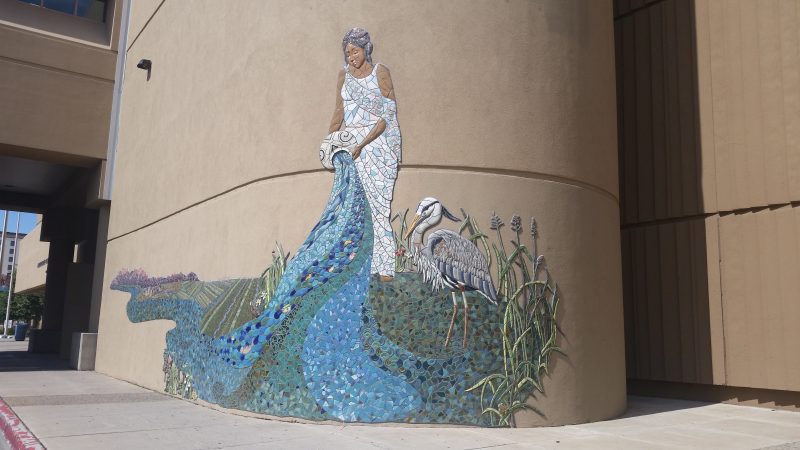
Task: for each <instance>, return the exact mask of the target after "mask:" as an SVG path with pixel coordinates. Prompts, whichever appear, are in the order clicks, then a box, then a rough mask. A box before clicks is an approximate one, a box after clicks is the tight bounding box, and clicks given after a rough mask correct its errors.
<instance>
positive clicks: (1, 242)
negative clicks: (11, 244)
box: [0, 210, 13, 336]
mask: <svg viewBox="0 0 800 450" xmlns="http://www.w3.org/2000/svg"><path fill="white" fill-rule="evenodd" d="M7 226H8V210H3V232H2V233H0V259H2V258H3V250H4V249H5V248H6V247H5V244H6V227H7ZM2 263H3V261H0V274H2V273H3V270H2V269H3V266H2ZM12 272H13V267H12ZM8 288H9V289H11V284H9V285H8ZM6 302H8V296H6ZM5 335H6V322H3V336H5Z"/></svg>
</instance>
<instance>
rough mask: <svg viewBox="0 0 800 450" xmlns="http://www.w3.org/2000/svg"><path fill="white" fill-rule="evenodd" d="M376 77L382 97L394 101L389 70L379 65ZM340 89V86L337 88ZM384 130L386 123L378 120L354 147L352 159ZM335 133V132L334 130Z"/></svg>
mask: <svg viewBox="0 0 800 450" xmlns="http://www.w3.org/2000/svg"><path fill="white" fill-rule="evenodd" d="M376 72H377V75H378V87H380V88H381V95H383V96H384V97H386V98H388V99H390V100H394V99H395V98H394V85H393V84H392V77H391V75H390V74H389V69H387V68H386V66H384V65H383V64H379V65H378V68H377V69H376ZM342 76H344V71H342ZM339 88H340V89H341V86H340V87H339ZM385 130H386V121H385V120H383V119H380V120H378V122H377V123H376V124H375V126H374V127H372V129H371V130H370V131H369V134H367V137H365V138H364V140H363V141H361V143H360V144H358V146H356V149H355V152H353V159H356V158H358V157H359V155H361V150H363V149H364V147H366V146H367V145H368V144H369V143H370V142H372V141H374V140H375V139H377V138H378V136H380V135H381V133H383V132H384V131H385ZM334 131H335V130H334Z"/></svg>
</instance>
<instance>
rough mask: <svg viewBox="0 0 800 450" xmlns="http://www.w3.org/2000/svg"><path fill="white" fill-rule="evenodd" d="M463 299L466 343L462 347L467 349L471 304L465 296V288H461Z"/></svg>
mask: <svg viewBox="0 0 800 450" xmlns="http://www.w3.org/2000/svg"><path fill="white" fill-rule="evenodd" d="M461 298H462V299H463V300H464V342H462V344H461V345H462V346H463V347H464V348H467V327H468V325H469V304H468V303H467V296H466V295H465V294H464V288H461Z"/></svg>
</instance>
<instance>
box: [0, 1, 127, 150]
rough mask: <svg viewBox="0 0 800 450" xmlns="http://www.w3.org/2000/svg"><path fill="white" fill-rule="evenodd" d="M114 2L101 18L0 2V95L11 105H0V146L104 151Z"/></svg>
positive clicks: (0, 99)
mask: <svg viewBox="0 0 800 450" xmlns="http://www.w3.org/2000/svg"><path fill="white" fill-rule="evenodd" d="M114 5H115V3H114V2H110V6H109V8H110V10H111V11H112V12H115V13H116V15H115V14H111V15H110V17H109V18H108V23H107V24H103V23H100V22H93V21H90V20H86V19H83V18H79V17H71V16H69V15H67V14H63V13H59V12H56V11H50V10H47V9H46V8H38V7H34V6H31V5H28V4H24V3H21V2H13V1H10V2H3V3H2V4H0V42H2V43H3V44H2V45H0V102H1V103H3V104H4V105H13V108H4V109H3V111H2V112H0V120H2V122H3V124H4V125H5V126H3V128H2V129H1V130H0V145H2V147H5V148H0V151H2V152H4V153H5V152H12V151H13V152H14V153H13V154H15V155H17V156H22V157H29V158H35V159H45V160H56V158H58V156H57V155H59V154H60V155H67V156H73V157H79V158H81V159H82V160H87V159H88V160H89V161H92V162H96V161H97V160H101V159H105V157H106V151H107V144H108V126H109V116H110V113H111V96H112V89H113V86H114V64H115V62H116V57H117V53H116V51H114V50H112V49H111V36H113V35H115V34H116V33H117V29H118V23H117V21H115V19H118V15H119V8H116V9H115V8H114ZM20 148H22V149H35V150H31V151H30V152H21V151H20V150H19V149H20ZM41 150H45V151H49V152H54V154H53V156H50V157H48V156H42V155H43V153H42V152H41ZM34 152H35V153H34ZM61 158H63V156H62V157H61ZM59 160H60V159H59Z"/></svg>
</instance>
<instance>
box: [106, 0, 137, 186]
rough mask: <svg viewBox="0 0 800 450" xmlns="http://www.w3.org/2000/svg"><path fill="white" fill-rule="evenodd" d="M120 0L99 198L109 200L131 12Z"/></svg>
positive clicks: (117, 138)
mask: <svg viewBox="0 0 800 450" xmlns="http://www.w3.org/2000/svg"><path fill="white" fill-rule="evenodd" d="M120 1H121V2H122V18H121V20H120V27H119V39H118V40H117V45H118V47H117V68H116V71H115V72H114V96H113V99H112V101H111V124H110V126H109V130H108V147H107V150H106V167H107V171H106V176H105V179H104V180H103V190H102V194H101V198H102V199H104V200H111V193H112V189H113V188H114V169H115V167H116V160H117V142H119V115H120V101H121V100H122V84H123V81H124V80H125V57H126V55H127V53H128V23H129V18H130V12H131V3H132V2H131V1H130V0H120Z"/></svg>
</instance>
